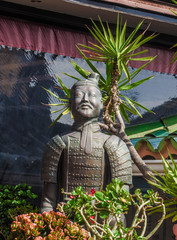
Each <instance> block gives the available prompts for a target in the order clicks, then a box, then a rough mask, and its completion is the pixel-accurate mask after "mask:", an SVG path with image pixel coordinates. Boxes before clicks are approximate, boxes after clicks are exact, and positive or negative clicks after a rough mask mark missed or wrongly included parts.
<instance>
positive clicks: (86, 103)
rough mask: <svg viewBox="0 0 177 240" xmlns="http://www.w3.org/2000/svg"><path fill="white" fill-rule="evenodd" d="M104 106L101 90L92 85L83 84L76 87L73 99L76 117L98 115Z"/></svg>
mask: <svg viewBox="0 0 177 240" xmlns="http://www.w3.org/2000/svg"><path fill="white" fill-rule="evenodd" d="M102 107H103V104H102V100H101V93H100V91H99V90H98V89H97V88H96V87H94V86H92V85H81V86H77V87H76V88H75V92H74V96H73V98H72V99H71V111H72V114H73V116H74V118H75V119H76V118H77V119H79V118H95V117H98V116H99V114H100V111H101V109H102Z"/></svg>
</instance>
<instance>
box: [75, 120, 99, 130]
mask: <svg viewBox="0 0 177 240" xmlns="http://www.w3.org/2000/svg"><path fill="white" fill-rule="evenodd" d="M88 126H89V128H91V129H92V132H98V131H100V126H99V124H98V118H92V119H91V120H89V121H81V122H74V124H73V126H72V130H73V131H79V132H82V131H83V129H84V128H85V127H88Z"/></svg>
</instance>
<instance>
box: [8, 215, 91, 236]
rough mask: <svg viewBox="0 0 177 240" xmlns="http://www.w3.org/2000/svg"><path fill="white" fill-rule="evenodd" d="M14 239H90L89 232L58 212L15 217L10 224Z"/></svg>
mask: <svg viewBox="0 0 177 240" xmlns="http://www.w3.org/2000/svg"><path fill="white" fill-rule="evenodd" d="M11 230H12V236H13V237H14V238H13V239H15V240H23V239H24V240H26V239H35V240H44V239H45V240H55V239H56V240H60V239H66V240H70V239H77V240H87V239H89V240H91V238H90V237H89V233H88V232H87V231H86V230H85V229H83V228H81V226H79V225H78V224H76V223H72V222H71V221H70V220H69V219H68V218H67V217H66V216H65V215H64V214H62V213H60V212H53V211H51V212H48V213H47V212H44V213H42V214H37V213H29V214H22V215H19V216H17V217H16V220H15V221H13V223H12V225H11Z"/></svg>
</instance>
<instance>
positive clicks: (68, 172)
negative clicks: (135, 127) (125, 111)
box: [41, 73, 132, 212]
mask: <svg viewBox="0 0 177 240" xmlns="http://www.w3.org/2000/svg"><path fill="white" fill-rule="evenodd" d="M98 80H99V75H98V74H96V73H91V74H90V76H89V77H88V79H86V80H81V81H77V82H76V83H75V84H74V85H73V87H72V89H71V98H70V109H71V111H72V114H73V116H74V124H73V126H72V130H71V131H70V132H69V133H66V134H63V135H61V136H59V135H56V136H55V137H53V138H52V139H51V140H50V141H49V143H48V144H47V145H46V148H45V150H44V154H43V159H42V171H41V172H42V173H41V177H42V181H43V183H44V185H43V196H42V206H41V212H44V211H51V210H55V208H56V204H57V201H58V202H61V201H64V196H63V194H61V192H60V189H61V188H63V189H64V190H65V192H71V191H72V190H74V188H76V187H78V186H82V187H83V190H85V191H87V192H90V190H91V189H92V188H94V189H95V190H96V191H97V190H100V188H103V189H104V187H105V186H106V185H107V184H109V183H110V182H111V179H113V178H117V177H118V178H119V179H120V180H121V181H123V182H124V183H125V187H126V189H127V190H129V185H131V183H132V161H131V157H130V153H129V151H128V148H127V146H126V144H125V143H124V142H123V141H122V140H121V139H120V138H118V137H117V136H115V135H111V136H110V135H108V134H105V133H102V132H101V130H100V127H99V124H98V116H99V114H100V111H101V109H102V107H103V103H102V97H101V92H100V89H99V87H98Z"/></svg>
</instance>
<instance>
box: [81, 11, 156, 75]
mask: <svg viewBox="0 0 177 240" xmlns="http://www.w3.org/2000/svg"><path fill="white" fill-rule="evenodd" d="M92 23H93V27H92V28H89V31H90V32H91V34H92V35H93V37H94V38H95V39H96V40H97V42H98V45H97V44H91V46H86V45H83V44H78V45H79V46H80V47H82V48H84V49H83V50H81V51H82V52H84V51H86V52H87V53H89V55H90V57H89V58H88V59H90V60H93V61H102V62H105V61H106V60H107V59H108V60H109V61H113V62H117V64H118V65H119V66H120V67H119V70H120V68H122V69H123V71H124V72H125V74H126V76H127V77H128V78H130V73H129V71H128V68H127V63H128V62H127V61H129V60H132V61H150V60H151V59H152V57H137V58H136V56H140V55H142V54H144V53H145V52H146V51H147V50H144V51H140V52H135V51H136V50H137V49H138V48H139V47H140V46H142V45H143V44H145V43H146V42H148V41H150V40H152V39H153V38H154V37H156V36H157V35H156V34H152V35H151V36H148V37H145V38H143V37H144V35H145V32H146V30H145V31H144V32H143V33H141V34H140V35H139V36H137V37H135V36H136V34H137V32H138V30H139V29H140V27H141V25H142V23H143V21H141V22H140V23H139V24H138V25H137V26H136V28H135V29H134V30H133V31H132V33H131V34H130V35H129V36H128V37H127V39H126V29H127V23H126V22H125V23H124V25H123V26H121V25H120V23H119V16H118V18H117V27H116V36H115V37H114V36H113V34H112V33H111V30H110V27H109V25H108V24H107V29H106V27H104V24H103V22H102V21H101V19H100V18H99V23H100V25H101V29H100V28H99V27H98V26H97V24H96V23H95V22H94V21H93V20H92ZM134 38H135V39H134ZM142 39H143V40H142Z"/></svg>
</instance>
